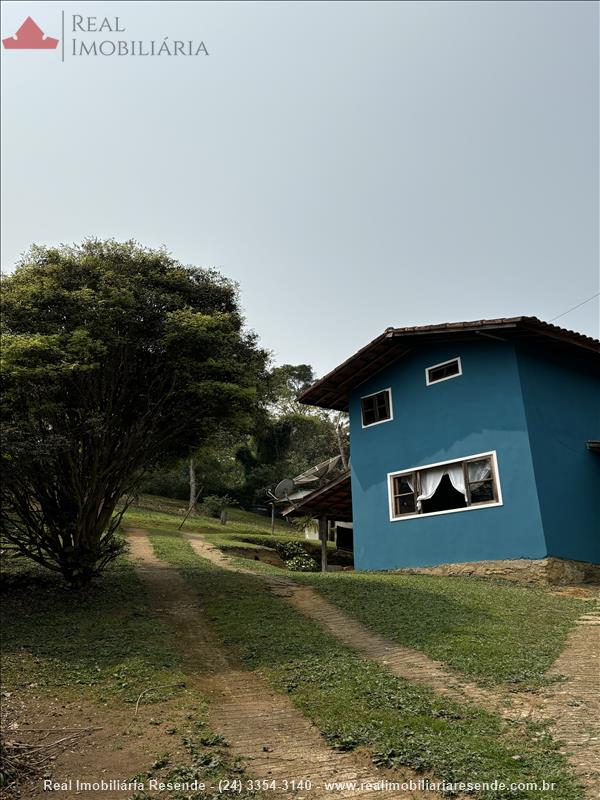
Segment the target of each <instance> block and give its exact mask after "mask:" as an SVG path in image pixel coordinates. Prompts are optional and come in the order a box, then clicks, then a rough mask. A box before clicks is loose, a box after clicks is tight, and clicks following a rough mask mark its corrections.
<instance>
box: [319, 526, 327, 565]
mask: <svg viewBox="0 0 600 800" xmlns="http://www.w3.org/2000/svg"><path fill="white" fill-rule="evenodd" d="M328 527H329V526H328V524H327V517H325V516H323V517H319V539H320V540H321V572H327V529H328Z"/></svg>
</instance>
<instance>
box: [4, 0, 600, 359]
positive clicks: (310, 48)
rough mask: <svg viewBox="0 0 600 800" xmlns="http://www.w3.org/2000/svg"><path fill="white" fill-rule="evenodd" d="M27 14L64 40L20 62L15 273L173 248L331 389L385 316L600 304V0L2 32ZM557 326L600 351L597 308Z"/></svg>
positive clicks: (206, 12)
mask: <svg viewBox="0 0 600 800" xmlns="http://www.w3.org/2000/svg"><path fill="white" fill-rule="evenodd" d="M63 12H64V14H63ZM63 15H64V20H65V22H64V35H63V31H62V24H63V23H62V18H63ZM74 15H77V16H76V18H75V19H76V24H77V22H78V21H79V22H78V24H79V25H80V26H87V27H88V28H89V27H90V26H91V27H92V28H93V27H94V26H96V27H99V26H100V25H101V23H102V20H103V19H104V18H108V26H110V27H111V28H112V29H113V30H110V31H109V30H107V27H106V26H105V28H104V30H103V31H102V32H98V31H96V32H94V31H93V30H92V31H89V30H88V31H85V32H81V31H80V30H78V29H76V30H75V32H74V31H73V30H72V28H73V17H74ZM27 16H31V17H33V18H34V20H35V21H36V23H37V24H38V25H39V26H40V27H41V28H42V29H43V30H44V32H45V33H46V35H48V36H53V37H56V38H58V39H59V40H60V43H59V46H58V47H57V49H56V50H21V51H18V50H7V49H5V48H2V111H3V122H2V133H3V136H2V166H3V170H2V227H3V237H2V268H3V270H5V271H10V270H11V269H12V268H13V267H14V264H15V262H16V260H17V259H18V257H19V254H21V253H22V252H24V251H26V250H27V248H28V247H29V245H30V244H31V243H33V242H35V243H39V244H57V243H60V242H75V241H80V240H81V239H83V238H84V237H86V236H95V237H101V238H105V237H114V238H116V239H120V240H124V239H130V238H134V239H137V240H138V241H140V242H141V243H143V244H145V245H148V246H152V247H155V246H160V245H165V246H166V247H167V248H168V249H169V250H170V252H171V253H172V254H173V256H175V257H176V258H177V259H179V260H180V261H182V262H183V263H187V264H195V265H200V266H210V267H215V268H217V269H219V270H220V271H221V272H223V273H224V274H225V275H227V276H229V277H230V278H233V279H235V280H236V281H238V282H239V284H240V287H241V298H242V305H243V308H244V312H245V315H246V319H247V324H248V325H249V326H250V327H252V328H253V329H255V330H256V331H257V332H258V333H259V335H260V339H261V342H262V344H263V346H265V347H267V348H268V349H270V350H272V351H273V355H274V359H275V361H276V362H277V363H309V364H312V365H313V366H314V367H315V370H316V372H317V374H323V373H325V372H326V371H328V370H329V369H331V368H333V367H334V366H336V364H338V363H339V362H340V361H342V360H343V359H345V358H347V357H348V356H349V355H351V354H352V353H353V352H354V351H355V350H356V349H358V348H359V347H362V346H363V345H364V344H366V343H367V342H368V341H370V340H371V339H372V338H374V337H375V336H377V335H378V334H379V333H381V332H382V331H383V330H384V329H385V328H386V327H388V326H405V325H419V324H429V323H436V322H445V321H457V320H470V319H481V318H495V317H502V316H513V315H519V314H527V315H535V316H538V317H540V318H541V319H546V320H551V319H553V318H555V317H557V316H558V315H559V314H562V313H563V312H565V311H567V310H568V309H570V308H572V307H573V306H575V305H577V304H578V303H581V302H582V301H584V300H586V299H587V298H589V297H591V296H593V295H594V294H596V293H597V292H599V291H600V267H599V263H600V261H599V203H598V197H599V173H598V167H599V132H598V116H599V115H598V111H599V71H598V69H599V64H598V54H599V29H598V4H597V3H594V2H587V0H585V1H584V2H577V0H568V2H538V0H534V2H504V1H501V2H464V3H463V2H445V1H443V2H439V3H438V2H381V3H379V2H365V3H363V2H298V3H295V2H288V1H287V0H286V1H285V2H239V3H237V2H214V3H213V2H143V3H142V2H58V3H55V2H49V1H48V0H46V1H45V2H33V1H32V2H21V1H20V0H19V2H4V3H3V7H2V23H1V28H2V37H3V38H5V37H7V36H11V35H13V34H14V33H15V32H16V30H17V28H18V27H19V26H20V25H21V23H22V22H23V20H24V19H25V18H26V17H27ZM117 16H118V17H119V23H118V27H119V28H124V29H125V31H124V32H119V31H115V30H114V28H115V27H117V24H116V22H115V17H117ZM88 17H92V18H94V17H95V18H96V22H95V23H94V22H91V23H88V22H87V18H88ZM80 20H82V21H80ZM165 37H167V38H165ZM74 39H75V45H73V40H74ZM119 40H123V41H127V42H131V41H132V40H133V41H136V42H140V41H142V42H144V43H145V44H144V47H145V48H146V50H148V49H149V48H150V44H149V42H150V41H151V40H154V41H155V42H156V45H155V48H156V49H158V48H160V46H161V44H162V43H163V42H167V46H168V45H169V43H171V47H172V48H173V46H174V45H173V44H172V43H173V41H174V40H182V41H183V40H184V41H186V42H187V41H193V42H194V47H195V48H196V47H197V46H198V45H199V43H200V42H203V43H204V47H205V49H206V51H207V52H208V54H209V55H205V54H204V52H203V51H201V52H200V54H199V55H193V56H181V55H178V56H170V55H167V54H162V55H161V56H147V57H143V56H138V55H134V56H131V55H122V56H118V55H111V54H110V51H111V49H112V48H113V47H115V46H116V45H114V44H112V43H114V42H117V41H119ZM92 41H94V42H96V45H97V46H99V45H100V43H101V42H102V41H106V42H107V44H106V45H104V50H105V52H107V53H108V55H97V56H94V55H90V56H86V55H85V54H84V55H76V56H73V55H72V52H71V51H72V48H73V46H75V48H76V50H77V48H79V47H80V46H81V42H84V43H85V44H86V47H89V46H90V44H91V42H92ZM63 46H64V51H65V52H64V60H62V49H63ZM128 46H129V47H130V45H128ZM186 47H187V44H186ZM556 324H560V325H563V326H564V327H568V328H571V329H574V330H579V331H582V332H584V333H587V334H589V335H592V336H600V308H599V302H598V298H597V297H596V298H595V299H594V300H592V301H591V302H588V303H585V304H584V305H582V306H580V307H579V308H578V309H576V310H574V311H572V312H570V313H568V314H565V315H564V316H561V317H560V318H559V319H557V320H556Z"/></svg>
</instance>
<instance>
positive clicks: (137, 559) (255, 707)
mask: <svg viewBox="0 0 600 800" xmlns="http://www.w3.org/2000/svg"><path fill="white" fill-rule="evenodd" d="M129 534H130V542H131V555H132V558H133V560H134V566H135V567H136V570H137V571H138V573H139V574H140V576H141V577H142V579H143V580H144V582H145V584H146V586H147V589H148V597H149V601H150V603H151V605H152V606H153V608H154V609H155V610H156V611H158V612H159V613H162V614H165V615H166V616H167V618H168V619H169V621H170V623H171V624H172V625H173V627H174V629H175V631H176V634H177V637H178V640H179V644H180V646H181V648H182V651H183V652H184V654H185V656H186V658H187V660H188V663H189V666H190V667H192V668H193V672H194V673H195V675H196V678H195V681H196V682H197V685H198V688H199V689H200V690H201V691H202V693H203V694H204V695H205V696H206V697H207V698H208V700H209V704H210V712H209V717H210V724H211V728H212V729H213V730H214V731H215V732H217V733H218V734H220V735H221V736H223V737H224V738H225V739H226V740H227V742H228V743H229V745H230V749H231V752H232V753H233V754H235V755H237V756H239V757H240V758H242V759H243V761H244V763H245V765H246V767H247V772H248V777H251V778H252V779H255V780H256V779H260V780H269V781H271V780H276V781H277V782H278V783H279V784H281V782H282V781H289V782H292V781H296V782H297V781H300V780H306V779H309V780H310V781H312V789H311V791H309V792H307V791H305V790H300V791H297V792H296V793H294V792H290V791H287V792H284V791H281V792H278V791H276V792H271V791H269V796H275V797H276V796H288V797H289V796H294V797H296V798H297V799H298V800H299V799H300V798H306V797H310V798H311V800H321V798H325V797H327V798H330V799H331V798H332V797H334V798H340V800H341V799H342V798H352V800H363V799H364V800H368V799H370V798H373V800H374V798H380V799H381V800H392V798H396V799H397V800H401V799H403V798H406V800H408V798H421V797H422V798H425V797H428V798H429V799H430V800H431V799H432V798H435V797H436V795H435V794H433V793H432V792H427V793H426V794H425V793H418V792H401V791H395V790H393V791H375V790H367V789H357V790H355V791H348V790H341V791H335V792H331V791H329V792H327V791H326V790H325V789H324V788H323V786H324V782H325V781H358V782H364V783H367V782H375V781H382V780H384V779H387V780H390V781H403V780H408V779H409V778H415V775H414V773H410V772H408V771H406V772H404V773H403V772H399V771H398V772H396V771H394V772H391V771H387V770H376V769H375V767H374V766H373V765H372V764H371V763H370V759H369V757H368V755H367V754H366V753H361V752H360V751H355V752H350V753H341V752H338V751H335V750H332V749H331V748H330V747H328V745H327V743H326V742H325V740H324V739H323V737H322V736H321V734H320V733H319V731H318V729H317V728H316V727H315V726H314V725H312V723H310V722H309V721H308V720H307V719H306V718H305V717H304V716H303V715H302V714H301V713H300V712H299V711H298V710H297V709H296V708H295V706H294V705H293V704H292V702H291V700H289V698H287V697H284V696H282V695H280V694H277V693H275V692H274V691H273V690H272V689H271V688H270V687H269V685H268V684H267V682H266V681H265V680H264V679H262V678H261V677H260V676H259V675H257V674H256V673H252V672H248V671H244V670H242V669H240V666H239V665H238V664H237V663H235V661H233V660H232V659H231V658H230V656H229V655H228V654H227V653H226V651H225V650H224V648H223V647H222V645H221V643H220V642H219V641H218V639H217V638H216V636H215V634H214V633H213V632H212V630H211V629H210V628H209V627H208V625H207V623H206V622H205V620H204V617H203V614H202V612H201V609H200V608H199V606H198V604H197V603H194V602H190V598H191V597H193V594H192V591H191V589H190V587H189V585H188V584H187V583H186V581H185V579H184V578H182V577H181V575H180V574H179V572H178V571H177V569H175V568H173V567H170V566H168V565H167V564H165V562H163V561H161V560H159V559H158V558H157V557H156V556H155V554H154V551H153V549H152V546H151V544H150V542H149V540H148V537H147V536H146V534H145V532H144V531H140V530H135V531H129ZM188 669H189V667H188ZM234 777H235V776H234Z"/></svg>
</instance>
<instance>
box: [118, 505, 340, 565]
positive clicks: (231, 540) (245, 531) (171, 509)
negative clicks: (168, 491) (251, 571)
mask: <svg viewBox="0 0 600 800" xmlns="http://www.w3.org/2000/svg"><path fill="white" fill-rule="evenodd" d="M185 511H186V509H185V508H184V506H183V505H182V503H181V502H177V501H173V500H170V499H168V498H163V497H150V496H148V495H142V496H141V497H140V498H139V502H138V505H135V506H131V507H130V508H129V509H128V510H127V512H126V513H125V515H124V517H123V522H124V524H126V525H127V526H128V527H131V528H157V529H158V528H164V529H166V530H173V528H177V527H178V526H179V525H180V523H181V522H182V520H183V518H184V516H185ZM227 520H228V521H227V525H222V524H221V523H220V522H219V520H217V519H214V518H213V517H209V516H204V515H202V514H195V515H194V516H190V517H188V519H187V520H186V521H185V524H184V526H183V529H182V530H183V531H184V532H187V533H201V534H202V535H203V536H206V539H207V541H209V542H210V543H211V544H213V545H214V546H215V547H218V548H220V549H221V550H223V551H224V552H230V553H236V554H240V552H241V551H248V556H249V557H250V558H252V557H253V551H254V552H255V553H258V552H260V551H264V550H271V551H272V552H273V555H274V556H275V555H279V553H278V550H277V548H278V547H279V546H280V545H286V544H298V545H301V546H302V548H303V549H304V550H305V551H306V552H307V553H308V554H309V555H310V556H311V557H312V558H313V559H316V560H317V561H320V558H321V556H320V552H321V544H320V542H318V541H312V540H310V541H309V540H307V539H304V537H303V536H302V535H301V534H299V533H298V531H297V530H296V529H294V528H293V527H292V526H291V525H289V524H288V523H287V522H284V521H282V520H280V519H276V520H275V533H274V534H272V533H271V520H270V518H269V517H263V516H260V515H259V514H253V513H251V512H249V511H243V510H242V509H239V508H229V509H228V510H227ZM328 547H329V550H330V558H331V559H332V561H333V562H335V563H338V564H351V563H352V556H351V555H350V554H349V553H346V552H344V551H340V550H336V549H335V545H334V544H333V543H332V542H330V543H329V544H328ZM254 563H256V564H259V563H260V562H254ZM265 566H267V565H265Z"/></svg>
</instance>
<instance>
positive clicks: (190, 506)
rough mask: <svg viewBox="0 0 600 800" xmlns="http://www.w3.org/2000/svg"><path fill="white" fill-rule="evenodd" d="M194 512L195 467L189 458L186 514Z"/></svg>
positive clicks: (192, 460)
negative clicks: (188, 493)
mask: <svg viewBox="0 0 600 800" xmlns="http://www.w3.org/2000/svg"><path fill="white" fill-rule="evenodd" d="M195 511H196V465H195V464H194V459H193V458H190V501H189V504H188V514H193V513H194V512H195Z"/></svg>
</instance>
